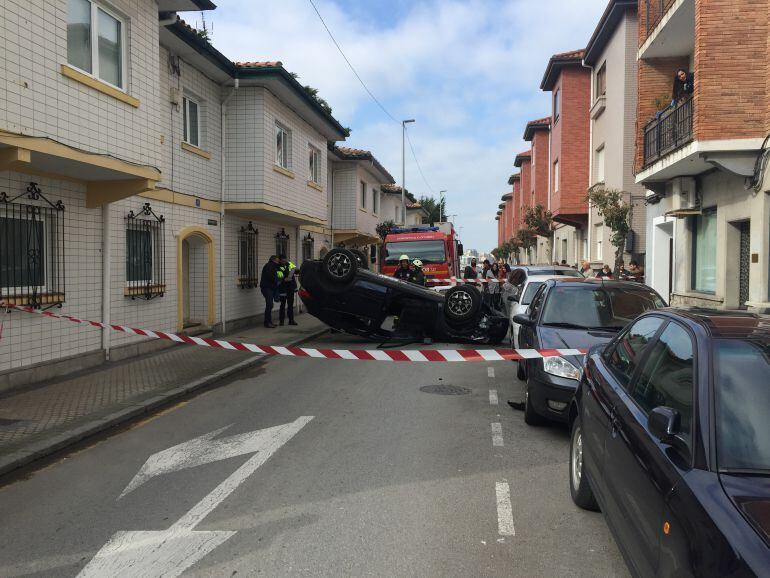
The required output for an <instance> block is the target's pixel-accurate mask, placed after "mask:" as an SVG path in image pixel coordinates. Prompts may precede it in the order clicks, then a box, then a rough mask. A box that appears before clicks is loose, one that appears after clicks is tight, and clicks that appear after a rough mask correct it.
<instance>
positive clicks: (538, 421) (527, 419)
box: [524, 386, 545, 426]
mask: <svg viewBox="0 0 770 578" xmlns="http://www.w3.org/2000/svg"><path fill="white" fill-rule="evenodd" d="M544 422H545V419H543V416H541V415H540V414H539V413H537V412H536V411H535V408H534V407H532V402H531V401H530V395H529V386H527V390H526V391H525V392H524V423H525V424H527V425H531V426H539V425H543V423H544Z"/></svg>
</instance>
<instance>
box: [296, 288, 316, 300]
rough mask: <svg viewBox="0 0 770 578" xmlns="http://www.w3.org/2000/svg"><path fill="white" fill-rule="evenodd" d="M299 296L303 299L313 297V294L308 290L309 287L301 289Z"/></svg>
mask: <svg viewBox="0 0 770 578" xmlns="http://www.w3.org/2000/svg"><path fill="white" fill-rule="evenodd" d="M299 296H300V298H301V299H305V300H307V299H313V296H312V295H311V294H310V291H308V290H307V289H300V290H299Z"/></svg>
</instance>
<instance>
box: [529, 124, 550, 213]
mask: <svg viewBox="0 0 770 578" xmlns="http://www.w3.org/2000/svg"><path fill="white" fill-rule="evenodd" d="M548 132H549V131H547V130H536V131H535V134H534V135H533V137H532V160H533V161H534V163H533V165H532V175H531V177H530V178H531V181H532V189H531V191H532V193H533V197H532V206H534V205H538V204H540V205H543V206H544V207H548V148H549V145H548Z"/></svg>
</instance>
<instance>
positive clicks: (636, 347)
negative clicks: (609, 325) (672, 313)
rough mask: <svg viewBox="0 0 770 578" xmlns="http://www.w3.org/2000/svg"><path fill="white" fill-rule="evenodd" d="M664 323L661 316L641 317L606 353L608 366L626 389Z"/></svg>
mask: <svg viewBox="0 0 770 578" xmlns="http://www.w3.org/2000/svg"><path fill="white" fill-rule="evenodd" d="M662 324H663V319H662V318H660V317H645V318H644V319H640V320H639V321H637V322H636V323H634V324H633V325H632V326H631V327H630V328H629V329H628V330H627V331H626V333H625V335H623V337H621V338H620V339H619V340H618V341H617V342H616V343H615V345H614V346H612V348H611V349H608V351H607V353H606V354H605V355H606V360H607V366H608V367H609V368H610V370H612V373H613V374H614V375H615V377H616V378H617V379H618V381H619V382H620V384H621V385H622V386H623V388H624V389H625V388H627V387H628V384H629V382H630V381H631V376H632V375H633V374H634V371H635V370H636V366H637V365H638V363H639V360H640V359H641V356H642V352H643V350H644V348H645V347H647V344H648V343H649V342H650V341H652V338H653V337H655V334H656V333H657V332H658V329H660V326H661V325H662Z"/></svg>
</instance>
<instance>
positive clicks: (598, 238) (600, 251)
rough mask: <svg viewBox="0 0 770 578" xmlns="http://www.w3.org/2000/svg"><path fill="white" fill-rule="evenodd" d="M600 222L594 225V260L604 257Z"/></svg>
mask: <svg viewBox="0 0 770 578" xmlns="http://www.w3.org/2000/svg"><path fill="white" fill-rule="evenodd" d="M603 228H604V227H603V226H602V223H599V224H598V225H594V238H595V239H596V260H597V261H601V260H602V259H604V248H603V247H602V241H603V237H604V231H603Z"/></svg>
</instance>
